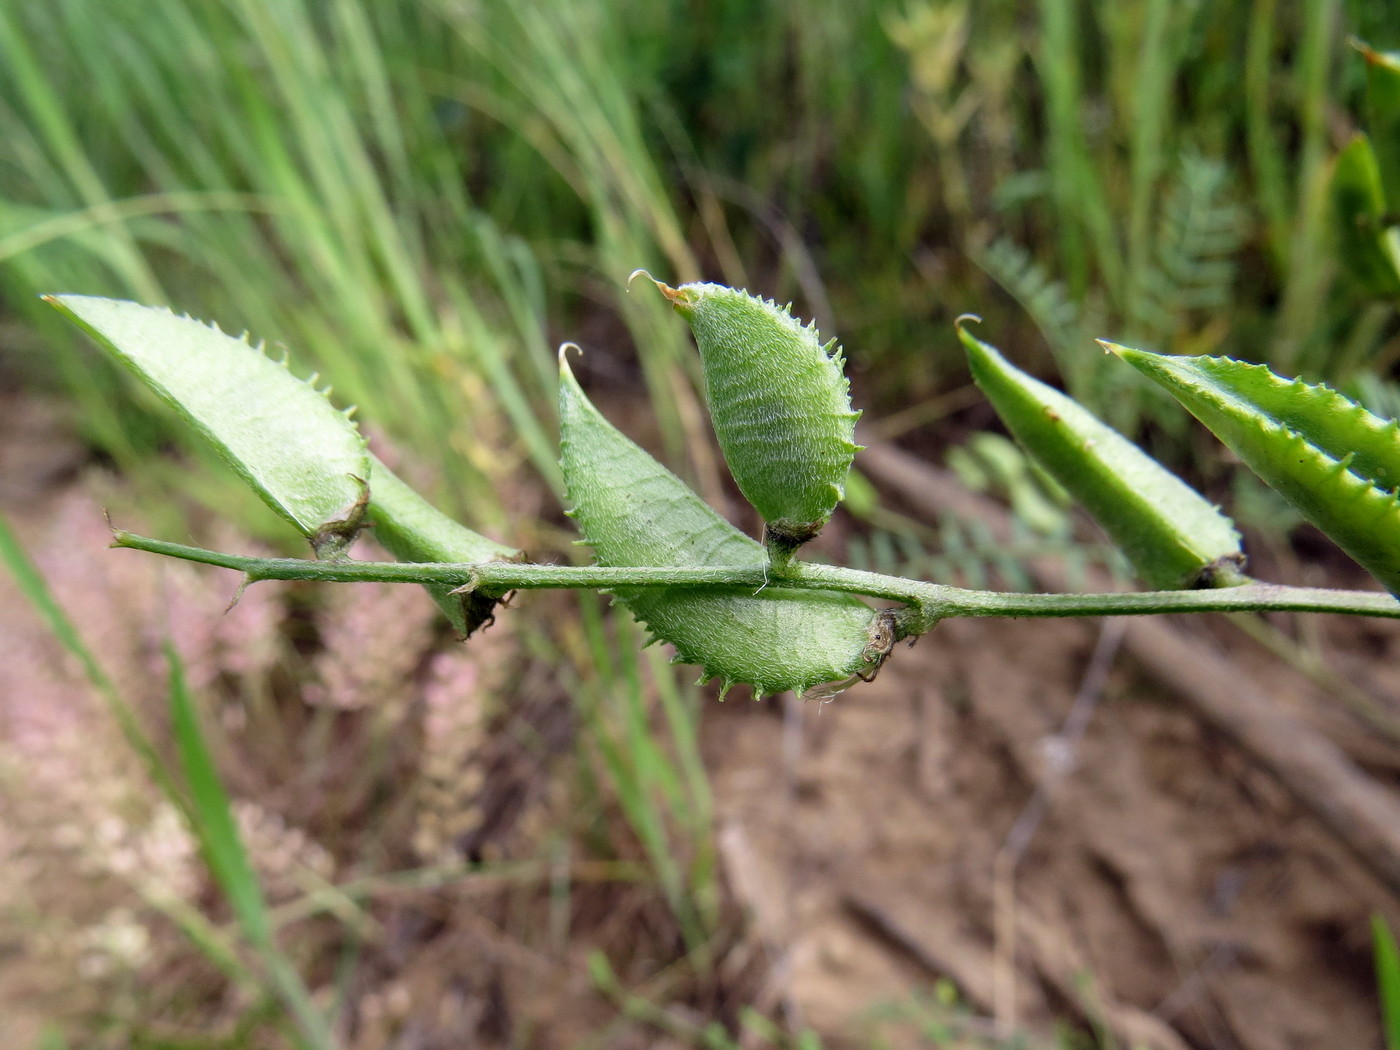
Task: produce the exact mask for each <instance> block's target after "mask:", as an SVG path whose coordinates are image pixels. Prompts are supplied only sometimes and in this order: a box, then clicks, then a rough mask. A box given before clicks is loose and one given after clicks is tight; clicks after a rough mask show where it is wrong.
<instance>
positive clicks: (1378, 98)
mask: <svg viewBox="0 0 1400 1050" xmlns="http://www.w3.org/2000/svg"><path fill="white" fill-rule="evenodd" d="M1356 49H1357V50H1358V51H1360V52H1361V55H1362V57H1363V58H1365V59H1366V131H1367V133H1368V134H1369V135H1370V136H1371V140H1372V142H1374V143H1375V150H1376V161H1377V163H1378V165H1379V167H1380V178H1381V185H1382V186H1384V187H1385V198H1386V201H1387V202H1388V203H1389V205H1390V208H1391V210H1392V211H1394V210H1395V209H1400V51H1376V50H1375V49H1373V48H1370V47H1367V46H1366V45H1365V44H1362V43H1360V42H1357V43H1356Z"/></svg>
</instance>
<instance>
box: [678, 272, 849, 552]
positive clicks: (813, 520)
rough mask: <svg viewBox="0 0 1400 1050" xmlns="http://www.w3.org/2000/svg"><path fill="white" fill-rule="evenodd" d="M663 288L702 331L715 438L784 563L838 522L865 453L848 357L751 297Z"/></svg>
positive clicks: (716, 288) (712, 288)
mask: <svg viewBox="0 0 1400 1050" xmlns="http://www.w3.org/2000/svg"><path fill="white" fill-rule="evenodd" d="M655 283H656V286H657V288H659V289H660V290H661V292H662V294H663V295H665V296H666V298H668V299H670V300H671V302H672V303H673V304H674V305H675V308H676V310H677V311H678V312H679V313H680V314H681V316H683V317H684V318H685V319H686V321H687V322H689V324H690V328H691V331H692V332H693V333H694V334H695V342H696V344H697V345H698V346H699V348H700V361H701V365H702V368H703V371H704V375H705V397H706V400H707V401H708V402H709V406H710V418H711V419H712V420H713V422H714V427H715V436H716V437H717V438H718V439H719V444H720V448H721V450H722V451H723V452H724V458H725V460H726V461H727V462H728V463H729V470H730V472H731V473H732V474H733V475H734V480H735V482H736V483H737V484H738V486H739V490H740V491H741V492H743V494H744V497H745V498H746V499H747V500H748V501H749V502H750V503H752V504H753V505H754V507H755V508H757V510H758V512H759V513H760V514H762V515H763V519H764V521H765V522H766V523H767V530H768V537H769V543H770V547H771V548H772V550H773V553H774V555H775V556H776V558H777V560H778V561H779V562H780V563H781V562H782V561H784V560H786V557H787V555H789V554H791V552H792V551H793V550H795V549H796V548H797V547H799V546H800V545H802V544H803V543H806V542H807V541H808V540H810V539H811V538H812V537H813V536H815V535H816V534H817V533H818V532H820V531H821V528H822V526H823V525H825V524H826V522H827V520H828V519H829V518H830V517H831V512H832V511H833V510H835V509H836V504H837V503H839V502H841V499H842V497H843V496H844V495H845V481H846V475H847V474H848V473H849V472H850V469H851V460H852V458H853V457H854V456H855V454H856V452H857V451H858V450H859V446H858V445H856V443H855V424H856V419H857V418H858V417H859V415H860V413H859V412H853V411H852V410H851V396H850V384H849V383H848V382H847V380H846V376H845V374H844V372H843V371H842V364H843V362H842V358H841V352H840V350H839V348H836V346H835V343H836V341H835V340H834V339H833V340H831V342H829V343H826V344H825V345H823V344H822V343H821V341H820V340H819V338H818V336H817V331H816V328H815V327H813V326H812V325H803V324H801V323H800V322H799V321H797V320H796V319H795V318H794V317H793V316H792V314H791V313H790V312H788V311H787V310H784V309H780V308H779V307H778V306H777V305H776V304H774V303H772V302H768V301H765V300H762V299H756V298H754V297H753V296H751V295H749V294H748V293H746V292H743V291H739V290H736V289H734V288H726V287H724V286H723V285H718V284H686V285H682V286H681V287H680V288H670V287H668V286H666V285H664V284H661V283H660V282H659V281H658V282H655Z"/></svg>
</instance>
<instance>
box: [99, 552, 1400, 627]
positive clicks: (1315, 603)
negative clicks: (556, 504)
mask: <svg viewBox="0 0 1400 1050" xmlns="http://www.w3.org/2000/svg"><path fill="white" fill-rule="evenodd" d="M112 545H113V546H114V547H130V548H133V549H135V550H143V551H150V552H151V553H154V554H164V555H168V556H170V557H174V558H183V559H185V560H186V561H196V562H202V563H204V564H206V565H218V566H222V567H223V568H226V569H235V570H237V571H239V572H241V573H243V574H244V576H245V577H246V579H247V581H248V582H249V583H255V582H257V581H259V580H315V581H319V582H323V583H331V582H337V583H345V582H355V581H359V582H368V581H379V582H390V583H423V584H447V585H450V586H453V587H461V588H465V589H467V590H479V591H481V592H483V593H485V594H490V595H493V596H500V595H503V594H505V593H506V592H507V591H516V590H534V589H538V588H589V589H598V590H611V589H615V588H639V587H752V588H753V589H754V590H755V591H761V590H763V589H764V588H765V587H775V588H776V587H781V588H783V589H785V590H792V589H798V590H825V591H844V592H847V593H849V594H860V595H865V596H866V597H870V598H885V599H888V600H890V601H896V602H902V603H904V604H905V605H909V606H911V607H912V608H913V609H915V610H916V611H917V613H918V622H916V623H913V624H909V625H908V632H909V633H914V634H918V633H923V632H924V631H927V630H929V629H930V628H932V627H933V625H934V624H935V623H937V622H938V621H939V620H941V619H943V618H945V617H948V616H1007V617H1020V616H1135V615H1144V614H1149V613H1195V612H1262V611H1289V612H1335V613H1350V614H1352V615H1356V616H1381V617H1391V618H1397V619H1400V601H1397V600H1396V599H1395V598H1394V597H1392V596H1391V595H1389V594H1382V593H1379V592H1373V591H1341V590H1328V589H1325V588H1319V587H1287V586H1282V585H1279V584H1272V583H1247V584H1243V585H1241V586H1239V587H1224V588H1219V589H1215V590H1199V591H1129V592H1122V593H1111V594H1018V593H1010V592H1003V591H975V590H967V589H965V588H962V587H950V586H947V585H946V584H939V583H926V582H923V581H920V580H906V579H904V578H902V577H899V576H886V575H883V574H881V573H876V572H865V571H862V570H860V569H848V568H844V567H841V566H836V565H813V564H810V563H807V562H792V563H791V564H789V566H788V567H787V569H786V571H784V572H783V574H782V575H781V576H779V575H776V574H775V573H774V572H773V571H772V570H771V569H770V568H769V567H768V566H766V565H764V564H761V563H759V564H755V565H753V566H734V567H714V568H671V567H631V566H627V567H621V568H617V567H607V566H572V565H527V564H519V563H516V562H508V561H492V562H480V563H477V564H454V563H447V562H442V563H413V562H369V561H351V560H349V559H345V560H343V561H328V562H318V561H306V560H303V559H300V558H252V557H248V556H246V555H241V554H224V553H221V552H218V551H210V550H203V549H201V548H199V547H187V546H185V545H183V544H179V543H168V542H166V541H165V540H155V539H149V538H147V537H145V536H136V535H133V534H132V533H129V532H123V531H120V530H114V532H113V542H112Z"/></svg>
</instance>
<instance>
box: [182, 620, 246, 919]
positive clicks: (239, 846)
mask: <svg viewBox="0 0 1400 1050" xmlns="http://www.w3.org/2000/svg"><path fill="white" fill-rule="evenodd" d="M165 656H166V662H167V663H168V664H169V667H170V724H171V728H172V729H173V730H174V733H175V743H176V746H177V747H178V748H179V752H180V764H181V766H182V767H183V768H184V771H185V781H186V783H187V784H188V785H189V790H190V799H191V801H192V802H193V808H192V812H191V816H192V817H193V819H194V832H195V834H196V835H197V836H198V838H199V842H200V845H201V846H202V847H203V850H204V855H205V859H206V860H207V861H208V862H209V868H210V870H211V871H212V872H213V874H214V878H215V880H216V881H217V882H218V884H219V887H220V888H221V889H222V890H223V891H224V895H225V896H226V897H227V898H228V901H229V905H230V906H231V907H232V908H233V913H234V916H235V917H236V918H237V919H238V923H239V925H240V926H241V927H242V928H243V932H244V935H245V936H247V938H248V939H249V940H250V941H251V942H253V944H255V945H257V946H258V947H265V946H267V945H268V944H270V943H271V941H272V926H271V924H270V923H269V922H268V918H267V907H266V905H265V904H264V902H263V896H262V890H261V888H260V887H259V886H258V880H257V876H256V875H254V874H253V866H252V864H251V863H249V861H248V855H247V853H246V852H245V851H244V849H243V840H242V838H241V837H240V836H239V834H238V825H237V823H236V822H235V820H234V817H233V809H232V808H231V806H230V805H229V799H228V794H227V792H225V791H224V786H223V782H222V781H220V780H219V774H218V771H217V770H216V769H215V768H214V759H213V756H211V755H210V753H209V748H208V745H207V744H206V742H205V740H204V734H203V732H202V731H201V729H200V725H199V716H198V715H197V714H196V713H195V710H194V704H193V702H192V701H191V699H190V695H189V690H188V689H187V688H186V686H185V671H184V666H183V665H182V663H181V661H180V658H179V656H178V655H177V654H176V652H175V650H174V649H173V648H172V647H170V646H167V647H166V651H165Z"/></svg>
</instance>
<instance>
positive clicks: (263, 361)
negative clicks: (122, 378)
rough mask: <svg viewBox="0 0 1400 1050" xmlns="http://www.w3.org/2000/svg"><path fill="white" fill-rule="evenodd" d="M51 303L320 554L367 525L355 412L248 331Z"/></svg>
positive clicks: (90, 304) (73, 300)
mask: <svg viewBox="0 0 1400 1050" xmlns="http://www.w3.org/2000/svg"><path fill="white" fill-rule="evenodd" d="M45 298H46V299H47V301H48V302H50V303H52V304H53V305H54V306H56V307H58V309H59V310H60V311H62V312H63V313H64V314H66V315H67V316H68V317H70V318H71V319H72V320H73V321H75V322H76V323H77V324H78V325H79V326H80V327H81V328H83V329H84V330H86V331H87V332H88V334H90V335H91V336H92V337H93V338H94V339H96V340H97V342H98V345H100V346H101V347H102V348H103V349H104V350H106V351H107V352H108V353H109V354H111V355H112V357H114V358H115V359H116V360H117V361H119V362H120V363H121V364H123V365H124V366H126V367H127V368H128V369H130V370H131V371H132V372H133V373H135V374H136V375H137V376H138V377H139V378H140V379H141V380H142V381H143V382H145V383H146V385H147V386H149V387H150V388H151V389H152V390H153V391H155V393H156V394H158V395H159V396H160V397H161V398H162V399H163V400H164V401H166V402H167V403H168V404H169V405H170V406H171V407H172V408H174V409H175V411H176V412H178V413H179V414H180V415H181V416H183V417H184V418H185V420H186V421H187V422H188V423H189V424H190V425H191V426H192V427H194V428H195V429H196V430H197V431H199V433H201V434H202V435H203V436H204V437H205V438H207V439H208V440H209V442H210V443H211V444H212V445H213V446H214V447H215V448H216V449H217V450H218V451H219V453H220V454H221V455H222V456H223V458H224V459H225V460H227V462H228V463H229V465H230V466H231V467H233V469H234V470H236V471H237V472H238V473H239V474H240V475H242V476H243V478H244V479H245V480H246V481H247V482H248V484H250V485H252V486H253V488H254V489H255V490H256V491H257V492H258V494H259V495H260V496H261V497H262V498H263V500H264V501H265V502H266V503H267V505H268V506H269V507H271V508H272V509H273V510H275V511H276V512H277V513H278V514H281V515H282V516H283V517H284V518H286V519H287V520H288V521H290V522H291V523H292V524H293V525H295V526H296V527H297V528H298V529H300V530H301V532H302V534H303V535H304V536H307V537H308V538H309V539H310V540H311V541H312V545H313V546H314V547H315V548H316V550H317V554H318V556H321V557H330V556H334V555H335V554H338V553H340V552H341V551H343V550H344V549H345V548H346V547H347V546H348V545H349V544H350V542H351V541H353V539H354V536H355V533H356V532H357V530H358V529H359V527H360V525H361V521H362V518H363V514H364V508H365V485H366V483H367V482H368V480H369V473H370V463H369V453H368V451H367V450H366V448H365V444H364V439H363V438H362V437H361V436H360V433H359V430H358V429H357V428H356V427H355V424H354V423H353V422H351V420H350V419H349V416H348V413H345V412H342V411H340V410H339V409H337V408H335V407H334V406H333V405H332V404H331V402H330V399H329V398H328V397H327V396H326V392H323V391H320V390H317V389H316V388H315V387H314V386H313V385H312V383H311V382H309V381H302V380H298V379H296V378H295V377H294V376H293V375H292V374H291V371H290V370H289V369H288V368H287V365H286V363H285V362H277V361H273V360H272V359H270V358H269V357H267V356H266V355H265V354H264V353H263V352H262V351H261V349H260V348H254V347H253V346H251V345H250V344H249V343H248V341H247V338H246V337H244V338H236V337H234V336H230V335H226V334H225V333H223V332H222V331H220V330H219V329H218V328H217V327H215V326H212V325H207V324H204V323H203V322H201V321H196V320H193V319H192V318H189V317H181V316H179V315H177V314H174V313H172V312H171V311H169V310H167V309H164V308H157V307H150V306H141V305H139V304H137V303H130V302H123V301H120V300H116V299H99V298H94V297H92V296H84V295H51V296H46V297H45Z"/></svg>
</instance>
